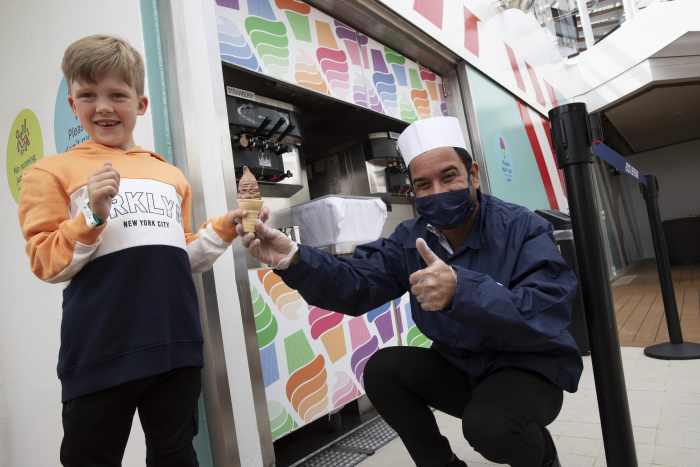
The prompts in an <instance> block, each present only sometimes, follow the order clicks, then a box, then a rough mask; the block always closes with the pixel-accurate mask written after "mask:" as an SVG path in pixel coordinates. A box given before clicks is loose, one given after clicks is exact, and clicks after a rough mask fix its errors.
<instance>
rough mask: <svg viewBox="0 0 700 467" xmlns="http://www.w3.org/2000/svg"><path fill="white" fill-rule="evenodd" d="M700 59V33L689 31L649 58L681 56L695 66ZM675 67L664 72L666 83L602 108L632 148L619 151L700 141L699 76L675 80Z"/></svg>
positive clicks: (640, 149)
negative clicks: (694, 63) (699, 58)
mask: <svg viewBox="0 0 700 467" xmlns="http://www.w3.org/2000/svg"><path fill="white" fill-rule="evenodd" d="M699 56H700V32H689V33H686V34H684V35H683V36H681V37H680V38H679V39H678V40H676V41H674V42H673V43H671V44H669V45H668V46H667V47H664V48H663V49H662V50H660V51H658V52H657V53H655V54H654V55H653V56H652V57H650V58H651V59H668V58H672V57H676V58H679V57H680V58H681V61H682V62H686V63H693V62H697V60H698V57H699ZM673 68H674V67H667V69H666V70H664V71H665V73H666V74H667V76H665V78H666V79H664V81H663V82H654V83H651V85H650V86H646V87H645V88H644V89H640V90H638V91H636V92H634V93H631V94H630V95H629V96H627V97H626V98H624V99H622V100H620V101H618V102H617V103H615V104H613V105H612V106H610V107H608V108H605V109H601V111H600V112H601V113H602V114H603V115H604V116H605V117H606V118H607V119H608V120H609V121H610V123H611V124H612V125H613V127H614V129H615V130H617V133H619V135H617V136H618V137H622V138H623V139H624V142H626V143H627V145H628V146H629V147H628V148H622V147H621V148H617V149H618V150H619V151H620V152H631V153H640V152H644V151H649V150H652V149H656V148H661V147H664V146H670V145H673V144H678V143H682V142H684V141H690V140H693V139H698V138H700V76H695V77H689V76H688V75H687V74H686V75H684V76H683V77H682V79H679V80H674V77H673ZM679 72H680V70H679ZM604 137H605V138H606V139H607V135H604ZM623 145H624V143H623ZM625 149H628V151H625Z"/></svg>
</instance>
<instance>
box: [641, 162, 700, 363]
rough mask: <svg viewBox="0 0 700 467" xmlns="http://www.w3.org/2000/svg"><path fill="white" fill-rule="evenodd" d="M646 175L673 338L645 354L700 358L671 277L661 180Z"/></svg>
mask: <svg viewBox="0 0 700 467" xmlns="http://www.w3.org/2000/svg"><path fill="white" fill-rule="evenodd" d="M644 178H645V179H646V182H647V184H646V186H644V184H641V183H640V185H639V186H640V188H641V190H642V194H643V195H644V200H645V201H646V203H647V213H648V214H649V226H650V227H651V238H652V241H653V242H654V253H655V254H656V267H657V269H658V270H659V284H660V285H661V296H662V297H663V300H664V311H665V313H666V326H667V327H668V336H669V338H670V339H671V342H664V343H662V344H656V345H651V346H649V347H647V348H645V349H644V355H646V356H647V357H652V358H660V359H664V360H690V359H694V358H700V344H694V343H692V342H683V334H682V332H681V322H680V320H679V318H678V307H677V305H676V295H675V293H674V292H673V281H672V280H671V267H670V266H669V264H668V254H667V253H666V242H665V241H664V231H663V228H662V225H661V215H660V214H659V203H658V201H657V199H658V197H659V183H658V180H657V179H656V176H655V175H654V174H646V175H644Z"/></svg>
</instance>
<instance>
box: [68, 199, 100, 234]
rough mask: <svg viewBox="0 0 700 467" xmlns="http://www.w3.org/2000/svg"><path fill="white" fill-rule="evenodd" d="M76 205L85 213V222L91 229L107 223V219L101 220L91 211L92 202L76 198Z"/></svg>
mask: <svg viewBox="0 0 700 467" xmlns="http://www.w3.org/2000/svg"><path fill="white" fill-rule="evenodd" d="M75 204H77V205H78V207H79V208H80V210H81V211H82V212H83V216H84V217H85V222H86V223H87V225H88V227H90V228H91V229H92V228H93V227H97V226H98V225H102V224H104V223H105V222H106V221H107V219H100V218H99V217H97V216H96V215H95V213H94V212H92V209H90V201H87V200H85V199H83V198H80V197H79V198H76V200H75Z"/></svg>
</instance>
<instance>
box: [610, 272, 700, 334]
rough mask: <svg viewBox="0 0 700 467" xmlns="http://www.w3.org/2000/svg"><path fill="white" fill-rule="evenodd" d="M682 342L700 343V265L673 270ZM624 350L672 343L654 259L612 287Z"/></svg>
mask: <svg viewBox="0 0 700 467" xmlns="http://www.w3.org/2000/svg"><path fill="white" fill-rule="evenodd" d="M671 278H672V281H673V289H674V293H675V296H676V306H677V308H678V316H679V318H680V322H681V333H682V335H683V341H685V342H695V343H700V264H696V265H683V266H671ZM610 288H611V290H612V298H613V303H614V305H615V320H616V323H617V330H618V333H619V338H620V345H621V346H623V347H648V346H650V345H653V344H660V343H662V342H670V340H669V336H668V326H667V324H666V315H665V313H664V302H663V296H662V294H661V287H660V285H659V273H658V270H657V267H656V261H655V260H654V259H646V260H643V261H640V262H639V263H637V264H636V265H634V266H633V267H632V268H630V269H629V270H628V271H627V272H626V273H625V274H623V275H621V276H618V277H616V278H615V279H614V280H613V281H612V282H611V286H610Z"/></svg>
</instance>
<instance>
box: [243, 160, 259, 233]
mask: <svg viewBox="0 0 700 467" xmlns="http://www.w3.org/2000/svg"><path fill="white" fill-rule="evenodd" d="M262 206H263V200H262V198H261V197H260V188H259V187H258V181H257V180H256V179H255V176H254V175H253V174H252V173H251V172H250V170H249V169H248V167H246V166H243V175H241V180H240V181H239V182H238V207H239V208H242V209H245V210H246V211H248V214H247V215H246V216H245V218H243V231H244V232H255V220H256V219H257V218H258V213H259V212H260V209H262Z"/></svg>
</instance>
